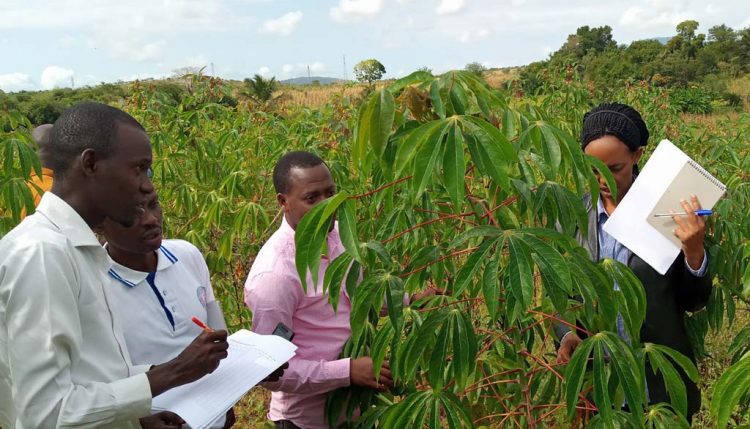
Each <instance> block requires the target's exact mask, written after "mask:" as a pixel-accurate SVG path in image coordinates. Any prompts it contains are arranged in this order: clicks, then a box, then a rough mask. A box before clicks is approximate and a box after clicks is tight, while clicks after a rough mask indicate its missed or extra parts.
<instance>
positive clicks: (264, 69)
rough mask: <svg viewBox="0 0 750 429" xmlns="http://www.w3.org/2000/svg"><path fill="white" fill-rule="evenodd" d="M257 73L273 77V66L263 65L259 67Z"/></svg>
mask: <svg viewBox="0 0 750 429" xmlns="http://www.w3.org/2000/svg"><path fill="white" fill-rule="evenodd" d="M256 73H258V74H259V75H261V76H263V77H266V78H268V77H271V68H270V67H268V66H263V67H261V68H259V69H258V71H257V72H256Z"/></svg>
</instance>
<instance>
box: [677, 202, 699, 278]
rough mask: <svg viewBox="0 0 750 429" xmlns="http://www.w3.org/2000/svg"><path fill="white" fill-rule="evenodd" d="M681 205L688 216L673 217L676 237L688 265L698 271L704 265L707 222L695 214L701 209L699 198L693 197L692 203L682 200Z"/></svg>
mask: <svg viewBox="0 0 750 429" xmlns="http://www.w3.org/2000/svg"><path fill="white" fill-rule="evenodd" d="M680 203H681V204H682V208H683V210H685V213H687V216H672V219H674V221H675V223H676V224H677V229H675V230H674V235H675V236H676V237H677V238H679V239H680V241H681V242H682V253H684V254H685V259H686V260H687V263H688V265H689V266H690V268H692V269H693V270H696V271H697V270H699V269H700V268H701V265H703V257H704V256H705V250H704V248H703V240H704V239H705V238H706V221H705V220H704V219H703V218H702V217H701V216H698V215H696V214H695V211H696V210H700V209H701V205H700V203H699V202H698V197H696V196H695V195H693V196H692V197H691V198H690V202H687V201H685V200H682V201H680Z"/></svg>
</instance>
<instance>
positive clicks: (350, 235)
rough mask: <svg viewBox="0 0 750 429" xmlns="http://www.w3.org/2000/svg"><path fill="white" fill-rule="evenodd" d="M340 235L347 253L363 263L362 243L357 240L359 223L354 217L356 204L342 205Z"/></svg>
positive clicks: (345, 203) (351, 202)
mask: <svg viewBox="0 0 750 429" xmlns="http://www.w3.org/2000/svg"><path fill="white" fill-rule="evenodd" d="M338 219H339V234H340V235H341V242H342V243H343V244H344V248H346V251H347V252H348V253H349V254H350V255H351V256H352V258H354V259H355V260H356V261H358V262H362V255H361V254H360V251H359V248H360V242H359V239H357V221H356V219H355V216H354V202H353V201H352V200H347V201H345V202H343V203H342V204H341V207H339V211H338Z"/></svg>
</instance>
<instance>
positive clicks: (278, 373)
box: [261, 362, 289, 383]
mask: <svg viewBox="0 0 750 429" xmlns="http://www.w3.org/2000/svg"><path fill="white" fill-rule="evenodd" d="M287 368H289V362H284V365H281V366H280V367H278V368H277V369H276V371H274V372H272V373H270V374H269V375H268V377H266V378H264V379H263V380H262V381H261V382H262V383H265V382H274V381H279V379H280V378H281V377H282V376H283V375H284V370H285V369H287Z"/></svg>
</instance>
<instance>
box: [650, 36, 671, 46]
mask: <svg viewBox="0 0 750 429" xmlns="http://www.w3.org/2000/svg"><path fill="white" fill-rule="evenodd" d="M669 39H671V37H652V38H651V39H650V40H656V41H657V42H659V43H661V44H662V45H666V44H667V42H669Z"/></svg>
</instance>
